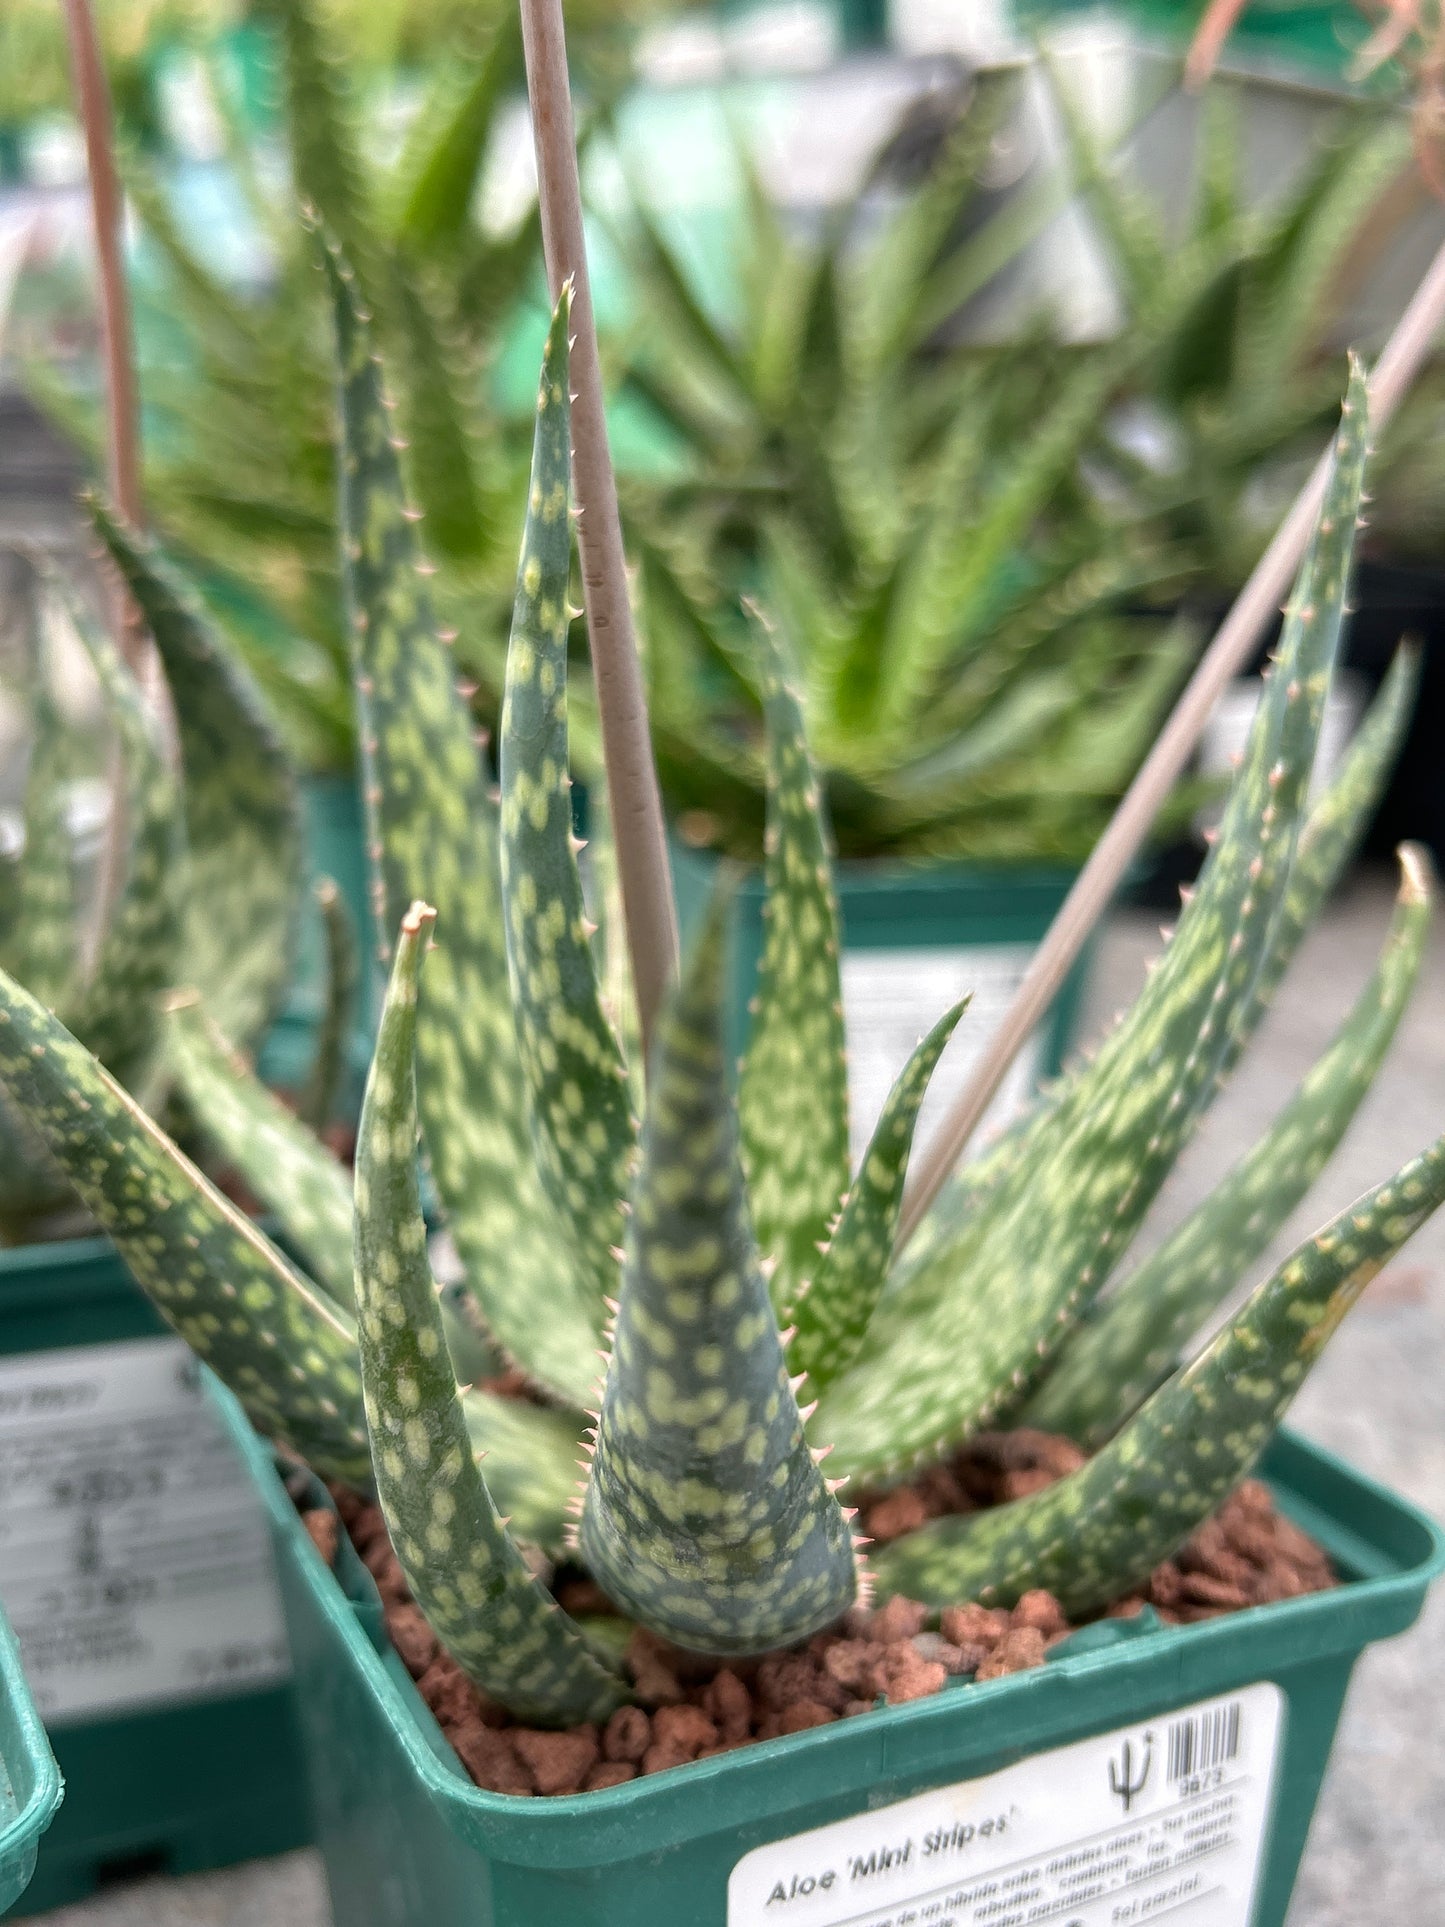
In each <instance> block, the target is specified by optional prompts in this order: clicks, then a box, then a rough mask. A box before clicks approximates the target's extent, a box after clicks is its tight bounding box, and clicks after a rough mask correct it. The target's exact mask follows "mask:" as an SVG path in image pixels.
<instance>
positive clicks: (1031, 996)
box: [898, 246, 1445, 1244]
mask: <svg viewBox="0 0 1445 1927" xmlns="http://www.w3.org/2000/svg"><path fill="white" fill-rule="evenodd" d="M1442 323H1445V246H1442V247H1441V248H1440V250H1439V252H1438V253H1437V254H1436V256H1435V258H1434V260H1433V261H1432V262H1431V263H1430V266H1429V268H1428V269H1427V270H1426V272H1425V276H1424V279H1423V280H1422V281H1421V282H1420V285H1419V287H1418V288H1417V289H1416V290H1415V293H1414V295H1413V296H1412V297H1411V300H1410V305H1409V306H1408V307H1407V308H1406V310H1405V312H1404V314H1403V315H1402V316H1401V317H1400V320H1399V322H1398V324H1397V326H1396V328H1395V331H1394V333H1393V334H1392V335H1391V336H1390V339H1389V341H1388V343H1387V344H1386V346H1385V349H1384V352H1383V353H1382V354H1381V356H1380V359H1379V361H1378V363H1377V364H1376V366H1375V371H1374V374H1373V375H1372V376H1371V379H1370V414H1371V422H1372V427H1373V428H1374V429H1375V430H1376V431H1378V430H1379V429H1380V428H1382V427H1383V426H1384V424H1385V423H1386V422H1387V421H1388V420H1389V418H1390V416H1391V414H1392V413H1393V412H1394V409H1395V407H1396V404H1397V403H1398V402H1399V400H1400V398H1401V396H1402V395H1403V394H1404V393H1405V391H1406V389H1407V388H1408V387H1409V385H1410V383H1411V381H1412V380H1413V379H1414V377H1415V375H1416V374H1417V373H1418V372H1419V369H1420V367H1421V364H1422V363H1423V362H1424V360H1425V358H1426V356H1427V354H1428V353H1429V351H1430V348H1431V346H1432V344H1433V343H1434V341H1435V338H1436V336H1437V335H1438V334H1439V332H1440V328H1441V325H1442ZM1328 467H1329V456H1328V452H1327V453H1326V454H1324V455H1322V456H1321V457H1320V459H1319V462H1318V463H1317V464H1316V466H1315V469H1314V472H1313V474H1312V475H1311V476H1310V478H1309V480H1308V481H1307V482H1306V483H1305V485H1304V487H1303V488H1302V489H1301V490H1300V492H1299V495H1298V496H1297V497H1296V498H1295V502H1294V506H1293V507H1292V508H1291V509H1290V511H1289V513H1288V515H1286V517H1285V519H1284V521H1283V522H1282V523H1281V524H1280V526H1279V529H1278V531H1277V532H1276V534H1275V537H1274V540H1273V541H1272V542H1271V543H1270V545H1269V547H1268V548H1267V549H1266V550H1265V552H1264V554H1263V555H1262V556H1261V557H1260V559H1259V561H1258V562H1257V563H1256V565H1255V569H1254V573H1253V574H1252V575H1251V576H1250V578H1249V580H1248V581H1247V582H1246V583H1245V585H1244V587H1243V588H1242V589H1241V590H1240V592H1239V595H1238V597H1237V598H1236V600H1235V604H1234V607H1233V608H1232V609H1231V610H1230V612H1229V614H1228V615H1227V616H1226V617H1225V619H1224V622H1223V624H1222V626H1221V627H1220V629H1219V632H1218V634H1217V635H1216V636H1215V638H1214V640H1213V642H1212V643H1211V644H1210V645H1209V648H1208V649H1207V651H1206V652H1205V654H1204V656H1203V658H1202V659H1201V661H1200V664H1199V667H1198V668H1197V669H1196V670H1195V672H1194V674H1193V676H1192V677H1191V678H1190V681H1189V684H1188V686H1187V687H1186V689H1185V690H1184V693H1183V695H1182V696H1181V697H1180V698H1179V701H1178V703H1177V704H1176V705H1175V708H1174V713H1173V714H1172V715H1171V716H1170V718H1169V720H1168V722H1167V723H1166V724H1165V725H1164V728H1163V730H1162V732H1161V733H1160V736H1159V739H1158V741H1157V742H1156V743H1155V745H1154V747H1153V749H1152V750H1151V751H1150V752H1149V755H1148V757H1147V758H1146V760H1145V762H1144V764H1143V767H1142V768H1141V769H1140V771H1139V773H1138V775H1137V776H1136V777H1135V778H1134V781H1133V783H1132V784H1131V785H1130V786H1129V790H1128V792H1127V794H1126V795H1125V797H1124V799H1123V801H1122V802H1121V803H1120V805H1119V807H1118V809H1117V810H1116V811H1115V813H1114V816H1113V820H1112V821H1111V822H1110V824H1109V827H1108V828H1107V829H1106V830H1105V832H1104V834H1103V835H1102V836H1101V837H1100V838H1099V841H1098V843H1097V844H1096V845H1095V846H1094V850H1093V853H1092V855H1091V856H1090V858H1089V860H1088V862H1087V863H1086V864H1085V865H1084V867H1083V869H1082V870H1081V871H1080V872H1079V875H1078V877H1077V879H1076V880H1075V882H1074V886H1073V888H1072V889H1071V890H1070V892H1069V894H1068V896H1067V897H1066V898H1065V899H1064V902H1063V905H1062V907H1061V908H1060V910H1059V913H1058V915H1057V916H1056V917H1055V919H1054V922H1053V925H1052V927H1051V928H1050V930H1049V933H1048V935H1047V936H1046V937H1045V939H1044V941H1043V942H1042V943H1041V944H1040V945H1039V948H1038V949H1037V951H1035V953H1034V956H1033V960H1032V962H1031V963H1030V964H1029V967H1028V970H1027V972H1026V973H1025V976H1024V980H1023V982H1022V983H1021V984H1020V985H1019V988H1018V992H1017V995H1016V996H1015V998H1014V1002H1013V1005H1012V1007H1011V1008H1010V1010H1009V1012H1008V1015H1007V1017H1006V1018H1005V1020H1004V1022H1003V1023H1002V1024H1001V1025H1000V1026H999V1029H998V1030H997V1032H996V1033H995V1034H994V1036H993V1037H992V1038H991V1039H990V1040H989V1045H988V1048H987V1050H986V1051H985V1052H984V1054H983V1057H982V1059H981V1061H980V1063H979V1064H978V1066H977V1068H976V1069H975V1071H974V1073H973V1076H972V1077H971V1079H970V1080H969V1083H968V1085H967V1087H966V1088H965V1089H964V1090H963V1092H962V1093H961V1094H960V1096H959V1098H958V1099H957V1101H956V1103H955V1104H954V1106H953V1108H952V1110H951V1111H950V1112H949V1114H948V1116H947V1117H946V1119H945V1120H944V1122H943V1124H942V1125H941V1127H940V1129H939V1131H938V1135H937V1137H936V1138H935V1139H934V1141H933V1143H932V1144H931V1145H930V1146H929V1149H928V1152H927V1154H926V1155H925V1156H924V1157H922V1158H920V1159H919V1161H918V1166H917V1168H916V1170H915V1171H914V1173H913V1177H912V1182H911V1183H910V1185H909V1189H908V1193H907V1196H906V1197H905V1199H904V1205H903V1212H902V1215H901V1219H900V1223H899V1233H898V1236H899V1243H900V1244H902V1243H903V1242H904V1241H906V1240H907V1238H908V1237H909V1236H910V1235H911V1233H912V1232H913V1231H914V1230H915V1229H916V1228H917V1226H918V1223H919V1220H920V1219H921V1218H922V1217H923V1215H924V1213H925V1212H926V1211H927V1209H928V1207H929V1205H930V1204H932V1202H933V1200H934V1198H935V1197H937V1195H938V1192H939V1190H940V1188H941V1187H942V1185H943V1183H944V1181H945V1180H946V1178H947V1177H948V1174H949V1172H950V1171H951V1170H952V1169H953V1167H954V1165H955V1164H956V1163H957V1162H958V1159H959V1157H960V1156H961V1155H962V1153H963V1150H964V1148H965V1147H966V1145H967V1144H968V1141H969V1139H970V1138H971V1137H972V1136H973V1134H974V1132H975V1131H976V1130H977V1128H978V1125H979V1122H980V1120H981V1119H982V1117H983V1114H984V1112H985V1111H986V1110H987V1109H988V1106H989V1104H990V1102H991V1101H992V1099H993V1096H994V1093H995V1092H996V1091H997V1089H998V1087H999V1085H1000V1084H1001V1083H1002V1082H1003V1078H1004V1075H1005V1073H1006V1072H1007V1070H1008V1067H1009V1065H1010V1064H1011V1063H1012V1062H1013V1060H1014V1058H1015V1057H1016V1056H1017V1054H1018V1052H1019V1050H1020V1049H1021V1048H1022V1046H1023V1045H1024V1043H1025V1042H1026V1041H1027V1039H1028V1038H1029V1037H1030V1036H1031V1035H1032V1033H1033V1031H1034V1029H1035V1027H1036V1025H1037V1024H1038V1022H1039V1020H1040V1019H1041V1018H1042V1017H1043V1015H1044V1013H1045V1011H1047V1009H1048V1007H1049V1005H1050V1004H1051V1003H1052V1002H1053V1000H1054V997H1055V996H1056V994H1057V993H1058V990H1059V987H1060V986H1061V985H1062V983H1063V981H1064V978H1065V977H1066V976H1067V975H1068V974H1069V971H1070V969H1071V968H1072V966H1073V964H1074V961H1075V959H1076V958H1077V957H1078V955H1079V952H1080V951H1081V950H1082V949H1083V947H1084V944H1085V943H1086V942H1087V940H1088V937H1089V933H1090V931H1092V929H1093V928H1094V925H1095V924H1096V923H1097V922H1098V920H1099V918H1100V917H1101V916H1102V915H1103V914H1104V911H1105V910H1106V909H1107V908H1108V906H1109V902H1110V900H1111V899H1112V897H1113V895H1114V892H1115V891H1116V890H1117V889H1118V887H1119V885H1120V883H1121V882H1122V881H1123V879H1124V875H1125V872H1126V871H1127V870H1128V868H1129V865H1130V864H1131V863H1132V862H1133V860H1134V858H1135V856H1137V854H1138V852H1139V849H1140V847H1141V846H1142V844H1143V842H1144V839H1145V837H1146V836H1147V835H1148V834H1149V829H1150V826H1151V824H1152V823H1153V821H1154V818H1155V817H1156V816H1157V815H1158V813H1159V810H1160V808H1161V807H1162V805H1163V804H1164V802H1165V800H1166V799H1167V797H1168V796H1169V793H1170V792H1171V790H1172V789H1173V788H1174V785H1175V783H1176V782H1178V780H1179V777H1180V775H1181V774H1182V773H1183V770H1184V767H1185V765H1186V764H1187V763H1188V761H1189V758H1190V756H1191V754H1192V753H1193V750H1194V746H1195V744H1196V743H1197V742H1198V740H1199V737H1200V733H1201V732H1202V730H1203V728H1204V725H1205V723H1206V722H1207V721H1208V719H1209V715H1210V712H1211V711H1212V710H1213V708H1214V705H1215V703H1216V702H1217V701H1218V700H1219V698H1220V696H1221V695H1222V693H1223V691H1224V688H1225V686H1226V684H1227V683H1228V682H1229V680H1230V678H1231V677H1232V676H1235V675H1237V674H1238V673H1239V671H1240V670H1241V669H1242V668H1243V667H1244V665H1245V663H1246V662H1247V661H1248V660H1249V657H1250V655H1251V654H1252V653H1253V651H1254V649H1255V648H1256V646H1257V645H1258V642H1259V638H1260V636H1261V635H1262V634H1263V632H1264V630H1265V628H1266V626H1267V625H1268V623H1269V622H1270V621H1271V620H1272V619H1273V618H1274V617H1275V616H1276V615H1277V614H1278V613H1279V609H1280V606H1281V604H1282V602H1283V600H1284V598H1285V596H1286V595H1287V594H1288V592H1289V586H1290V581H1291V579H1292V577H1293V575H1294V572H1295V570H1296V568H1297V567H1298V566H1299V562H1300V558H1301V556H1303V554H1304V552H1305V547H1306V544H1307V543H1308V541H1309V537H1310V531H1311V529H1312V528H1313V526H1314V520H1315V516H1316V514H1317V513H1318V510H1319V505H1320V502H1321V500H1322V498H1323V495H1324V489H1325V477H1326V473H1327V471H1328Z"/></svg>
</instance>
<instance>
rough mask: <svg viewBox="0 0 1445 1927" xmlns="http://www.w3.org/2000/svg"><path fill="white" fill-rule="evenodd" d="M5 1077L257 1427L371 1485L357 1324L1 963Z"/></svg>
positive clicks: (145, 1283)
mask: <svg viewBox="0 0 1445 1927" xmlns="http://www.w3.org/2000/svg"><path fill="white" fill-rule="evenodd" d="M0 1081H3V1082H4V1084H5V1086H6V1088H7V1090H8V1092H9V1094H10V1096H11V1098H12V1099H13V1100H14V1102H15V1103H16V1104H17V1105H18V1106H19V1107H20V1108H21V1109H22V1110H23V1111H24V1113H25V1115H26V1118H27V1119H28V1120H29V1122H30V1124H31V1125H32V1126H33V1127H34V1128H35V1129H36V1130H38V1131H39V1132H40V1133H41V1134H42V1135H43V1137H44V1138H45V1141H46V1143H47V1144H48V1146H49V1148H50V1150H51V1152H52V1153H53V1154H54V1156H55V1158H56V1159H57V1160H58V1162H59V1163H60V1164H61V1165H62V1166H63V1168H64V1170H65V1172H66V1175H67V1176H68V1177H69V1179H70V1182H71V1184H72V1185H73V1186H74V1187H75V1190H76V1191H77V1192H78V1193H79V1195H80V1197H81V1198H82V1200H83V1201H84V1203H85V1204H86V1205H88V1206H89V1208H90V1210H91V1211H92V1212H93V1213H94V1214H95V1217H96V1218H97V1219H98V1220H99V1222H100V1223H101V1224H102V1225H103V1226H104V1227H105V1229H106V1230H107V1231H108V1232H109V1233H110V1235H111V1236H112V1238H114V1240H115V1242H116V1244H117V1246H118V1247H119V1249H120V1253H121V1256H122V1257H123V1258H124V1259H125V1261H126V1264H127V1265H128V1266H129V1267H130V1270H131V1272H132V1273H133V1274H134V1276H135V1278H136V1281H137V1282H138V1283H139V1284H140V1286H141V1287H142V1289H143V1290H144V1291H145V1292H146V1294H147V1296H148V1297H149V1298H150V1299H151V1301H152V1303H153V1304H154V1305H155V1306H156V1308H157V1309H158V1310H159V1311H160V1313H161V1315H162V1316H163V1317H164V1318H165V1319H166V1321H167V1322H168V1323H169V1324H170V1325H172V1326H173V1327H174V1329H175V1330H176V1331H177V1332H178V1333H179V1334H180V1336H181V1337H182V1338H183V1339H185V1341H186V1343H187V1344H188V1345H189V1346H190V1347H191V1349H192V1351H194V1352H195V1353H196V1355H197V1356H198V1357H199V1358H201V1359H203V1360H204V1361H205V1363H206V1364H208V1365H210V1366H211V1367H212V1369H213V1370H214V1371H215V1372H216V1373H217V1375H218V1376H219V1377H220V1378H222V1379H223V1380H224V1381H225V1383H226V1384H227V1385H229V1386H230V1388H231V1390H232V1391H233V1392H235V1394H236V1395H237V1397H238V1398H239V1399H240V1400H241V1403H242V1404H243V1405H244V1406H245V1408H246V1411H247V1413H248V1414H249V1416H250V1418H251V1419H252V1421H253V1422H254V1423H255V1424H256V1425H257V1426H258V1427H259V1429H260V1430H262V1431H263V1432H265V1433H267V1435H268V1436H270V1437H271V1438H273V1439H276V1440H277V1441H278V1442H280V1443H284V1444H287V1445H290V1446H292V1447H294V1448H295V1450H296V1451H298V1452H299V1453H300V1454H301V1455H302V1456H303V1457H304V1458H306V1459H307V1460H308V1461H309V1462H310V1463H311V1464H312V1465H313V1466H314V1467H315V1468H316V1470H317V1471H318V1472H320V1473H321V1474H323V1476H325V1477H329V1478H337V1479H343V1480H346V1481H348V1482H351V1483H358V1482H359V1483H362V1484H367V1483H369V1480H370V1468H369V1464H368V1460H367V1452H366V1433H365V1428H364V1423H363V1418H362V1407H361V1379H360V1376H359V1373H358V1371H357V1362H356V1346H355V1338H354V1334H353V1331H352V1327H351V1321H350V1320H349V1319H348V1318H347V1316H346V1315H345V1313H344V1312H342V1311H341V1310H339V1309H338V1307H337V1306H335V1305H334V1304H333V1303H332V1302H331V1301H330V1299H328V1298H327V1297H326V1296H325V1294H324V1293H322V1292H319V1291H317V1290H316V1288H315V1287H314V1286H313V1285H312V1284H311V1283H310V1282H309V1281H308V1280H307V1279H306V1278H304V1277H303V1276H302V1274H301V1273H300V1272H299V1271H297V1270H296V1269H295V1268H294V1267H293V1266H292V1265H290V1264H289V1263H288V1262H287V1261H286V1259H285V1258H283V1257H282V1255H281V1253H280V1252H279V1251H277V1250H276V1248H275V1246H274V1245H272V1244H271V1243H270V1241H269V1240H268V1239H267V1238H265V1237H264V1236H263V1235H262V1233H261V1232H260V1231H258V1230H257V1229H256V1227H255V1225H253V1224H252V1223H251V1222H250V1220H249V1219H248V1218H246V1217H245V1216H244V1215H243V1214H242V1213H241V1212H240V1211H238V1210H237V1209H236V1207H235V1206H234V1205H233V1204H232V1203H231V1202H230V1201H229V1200H228V1199H227V1198H225V1197H223V1196H222V1195H221V1193H220V1192H219V1191H218V1190H217V1189H216V1188H215V1186H214V1185H213V1184H211V1183H210V1182H209V1181H208V1180H207V1179H206V1178H205V1177H203V1176H202V1174H201V1173H200V1172H199V1171H197V1170H196V1168H195V1166H194V1165H193V1164H191V1162H190V1160H189V1159H188V1158H186V1157H185V1156H184V1155H183V1154H182V1152H180V1151H179V1150H178V1149H177V1148H176V1146H175V1145H174V1144H173V1143H172V1142H171V1141H170V1139H169V1138H168V1137H167V1136H166V1134H165V1133H164V1131H162V1130H161V1128H160V1126H159V1125H157V1124H155V1123H153V1122H152V1120H151V1119H150V1118H149V1117H147V1116H146V1114H145V1112H144V1111H143V1110H142V1109H141V1108H140V1106H139V1105H138V1104H137V1103H136V1102H135V1100H134V1099H133V1098H131V1097H129V1096H128V1095H127V1094H126V1092H125V1091H123V1090H122V1089H121V1087H120V1086H119V1084H117V1083H116V1081H115V1080H114V1078H112V1077H111V1076H110V1074H109V1073H108V1072H107V1071H105V1070H104V1069H103V1068H102V1067H101V1065H100V1064H98V1063H97V1062H96V1060H95V1059H94V1058H93V1057H92V1056H91V1055H90V1054H89V1052H88V1051H87V1050H86V1049H85V1048H84V1046H83V1045H81V1044H79V1043H77V1042H76V1040H75V1039H74V1038H73V1037H72V1036H71V1035H70V1033H69V1031H67V1030H66V1029H65V1027H64V1026H63V1025H62V1024H61V1023H60V1022H59V1021H58V1020H57V1019H56V1018H54V1017H52V1016H51V1015H50V1014H49V1012H48V1011H46V1010H44V1009H43V1008H42V1007H41V1005H40V1004H38V1003H37V1002H36V1001H35V999H34V998H33V997H32V996H31V995H30V994H29V992H28V991H25V990H22V989H21V987H20V986H19V985H18V984H16V983H15V982H14V981H13V980H12V979H10V978H9V977H6V976H5V975H4V974H3V973H0Z"/></svg>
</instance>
